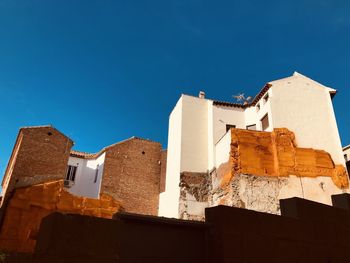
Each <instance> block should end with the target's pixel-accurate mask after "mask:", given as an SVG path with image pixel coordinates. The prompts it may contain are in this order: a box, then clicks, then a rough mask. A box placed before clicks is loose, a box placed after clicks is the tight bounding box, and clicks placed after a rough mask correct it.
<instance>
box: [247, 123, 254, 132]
mask: <svg viewBox="0 0 350 263" xmlns="http://www.w3.org/2000/svg"><path fill="white" fill-rule="evenodd" d="M246 128H247V130H251V131H256V124H252V125H247V127H246Z"/></svg>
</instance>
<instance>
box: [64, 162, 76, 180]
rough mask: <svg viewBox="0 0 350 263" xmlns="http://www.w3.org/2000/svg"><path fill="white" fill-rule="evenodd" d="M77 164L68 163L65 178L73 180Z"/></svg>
mask: <svg viewBox="0 0 350 263" xmlns="http://www.w3.org/2000/svg"><path fill="white" fill-rule="evenodd" d="M77 168H78V167H77V166H73V165H68V171H67V175H66V180H68V181H72V182H74V181H75V174H76V173H77Z"/></svg>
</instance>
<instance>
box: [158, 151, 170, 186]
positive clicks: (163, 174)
mask: <svg viewBox="0 0 350 263" xmlns="http://www.w3.org/2000/svg"><path fill="white" fill-rule="evenodd" d="M167 153H168V151H167V150H163V151H162V154H161V157H160V165H161V167H160V185H159V192H160V193H163V192H164V191H165V182H166V162H167Z"/></svg>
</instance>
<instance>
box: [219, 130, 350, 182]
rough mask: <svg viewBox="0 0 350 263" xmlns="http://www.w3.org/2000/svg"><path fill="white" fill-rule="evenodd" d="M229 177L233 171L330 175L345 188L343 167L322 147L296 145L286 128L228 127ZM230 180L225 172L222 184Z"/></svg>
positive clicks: (256, 173)
mask: <svg viewBox="0 0 350 263" xmlns="http://www.w3.org/2000/svg"><path fill="white" fill-rule="evenodd" d="M230 163H231V164H232V168H231V178H232V176H234V175H235V174H238V173H242V174H252V175H257V176H289V175H296V176H300V177H318V176H328V177H331V178H332V180H333V182H334V184H335V185H336V186H337V187H339V188H348V187H349V180H348V175H347V172H346V169H345V167H344V166H342V165H335V164H334V162H333V160H332V158H331V156H330V154H329V153H328V152H326V151H323V150H316V149H311V148H299V147H297V145H296V142H295V135H294V133H293V132H291V131H289V130H288V129H286V128H278V129H274V130H273V132H261V131H251V130H242V129H231V153H230ZM229 181H230V180H228V179H227V175H226V176H225V180H224V181H223V184H227V182H229Z"/></svg>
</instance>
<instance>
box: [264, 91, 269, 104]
mask: <svg viewBox="0 0 350 263" xmlns="http://www.w3.org/2000/svg"><path fill="white" fill-rule="evenodd" d="M263 100H264V103H266V102H267V101H268V100H269V94H268V93H266V95H265V96H264V98H263Z"/></svg>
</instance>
